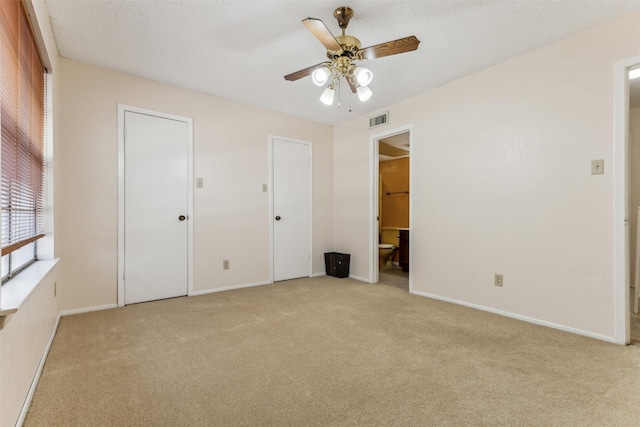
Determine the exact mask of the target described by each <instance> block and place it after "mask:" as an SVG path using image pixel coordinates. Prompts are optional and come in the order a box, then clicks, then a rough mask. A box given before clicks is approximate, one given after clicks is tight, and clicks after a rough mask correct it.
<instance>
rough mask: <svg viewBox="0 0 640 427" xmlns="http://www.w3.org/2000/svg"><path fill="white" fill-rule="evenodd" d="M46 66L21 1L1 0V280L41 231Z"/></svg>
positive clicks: (30, 255)
mask: <svg viewBox="0 0 640 427" xmlns="http://www.w3.org/2000/svg"><path fill="white" fill-rule="evenodd" d="M45 81H46V79H45V72H44V67H43V65H42V61H41V60H40V55H39V52H38V48H37V46H36V43H35V39H34V36H33V33H32V31H31V26H30V24H29V19H28V17H27V13H26V11H25V9H24V5H23V4H22V2H21V1H19V0H10V1H6V0H3V1H1V2H0V130H1V133H2V152H1V159H2V162H1V168H0V172H1V173H0V176H1V180H0V209H1V212H2V213H1V225H2V226H1V231H0V236H1V238H0V240H1V243H2V262H1V263H0V266H1V271H2V273H1V274H2V281H3V282H5V281H6V280H8V279H10V278H11V277H12V276H13V275H15V274H17V273H18V272H19V271H21V270H22V269H24V268H25V267H26V266H28V265H29V264H31V263H32V262H33V261H35V260H36V245H37V243H36V241H37V240H38V239H39V238H41V237H43V236H44V234H43V231H42V230H43V221H42V212H43V197H44V194H43V187H44V166H45V165H44V147H43V146H44V130H45V123H46V122H45V99H44V96H45Z"/></svg>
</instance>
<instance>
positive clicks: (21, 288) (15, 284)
mask: <svg viewBox="0 0 640 427" xmlns="http://www.w3.org/2000/svg"><path fill="white" fill-rule="evenodd" d="M59 261H60V258H56V259H46V260H39V261H36V262H34V263H33V264H31V265H30V266H29V267H27V268H26V269H24V271H22V272H20V274H17V275H16V276H15V277H14V278H13V279H11V280H9V281H8V282H7V283H6V284H4V285H2V289H1V290H0V294H1V295H2V301H0V317H2V316H5V315H8V314H12V313H15V312H16V311H18V310H19V309H20V307H22V305H23V304H24V302H25V301H26V300H27V299H29V296H31V294H32V293H33V291H34V290H35V289H36V288H37V287H38V286H39V285H40V283H42V281H43V280H44V279H45V278H46V277H47V276H48V275H49V273H51V271H53V269H54V268H55V266H56V265H57V264H58V262H59ZM0 329H2V327H1V326H0Z"/></svg>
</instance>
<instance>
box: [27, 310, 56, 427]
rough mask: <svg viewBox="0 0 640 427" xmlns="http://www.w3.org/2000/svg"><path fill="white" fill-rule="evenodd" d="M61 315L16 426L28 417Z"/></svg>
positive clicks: (39, 364) (43, 353)
mask: <svg viewBox="0 0 640 427" xmlns="http://www.w3.org/2000/svg"><path fill="white" fill-rule="evenodd" d="M60 317H61V315H60V314H58V317H56V323H55V325H53V331H51V335H50V336H49V341H47V345H46V346H45V347H44V351H43V352H42V357H40V363H38V368H37V369H36V373H35V375H34V376H33V380H32V381H31V385H30V386H29V391H28V392H27V396H26V397H25V399H24V403H23V404H22V409H20V414H19V415H18V420H17V421H16V427H21V426H22V424H24V420H25V419H26V418H27V412H29V407H30V406H31V401H32V400H33V395H34V394H35V392H36V388H37V387H38V383H39V382H40V377H41V376H42V371H43V369H44V364H45V362H46V361H47V357H48V356H49V350H50V349H51V344H53V339H54V338H55V337H56V333H57V332H58V325H60Z"/></svg>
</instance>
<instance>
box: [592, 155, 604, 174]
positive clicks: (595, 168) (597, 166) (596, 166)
mask: <svg viewBox="0 0 640 427" xmlns="http://www.w3.org/2000/svg"><path fill="white" fill-rule="evenodd" d="M603 173H604V159H599V160H591V175H602V174H603Z"/></svg>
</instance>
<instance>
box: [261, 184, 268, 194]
mask: <svg viewBox="0 0 640 427" xmlns="http://www.w3.org/2000/svg"><path fill="white" fill-rule="evenodd" d="M262 192H263V193H266V192H267V184H262Z"/></svg>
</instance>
